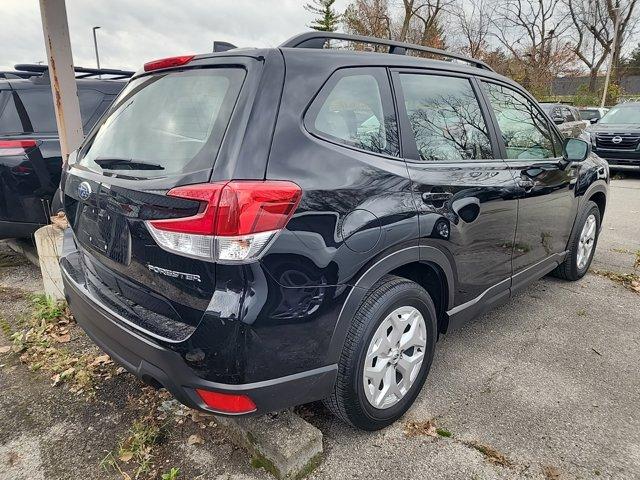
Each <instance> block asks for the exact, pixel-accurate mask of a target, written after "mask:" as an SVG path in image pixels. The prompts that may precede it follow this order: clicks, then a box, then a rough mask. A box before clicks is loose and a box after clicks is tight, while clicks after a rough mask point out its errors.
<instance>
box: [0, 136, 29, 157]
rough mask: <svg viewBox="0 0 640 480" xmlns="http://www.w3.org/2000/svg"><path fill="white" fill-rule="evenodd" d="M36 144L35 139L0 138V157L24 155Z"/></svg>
mask: <svg viewBox="0 0 640 480" xmlns="http://www.w3.org/2000/svg"><path fill="white" fill-rule="evenodd" d="M36 145H38V142H36V141H35V140H0V157H10V156H14V155H24V154H25V153H27V151H28V150H29V149H31V148H33V147H35V146H36Z"/></svg>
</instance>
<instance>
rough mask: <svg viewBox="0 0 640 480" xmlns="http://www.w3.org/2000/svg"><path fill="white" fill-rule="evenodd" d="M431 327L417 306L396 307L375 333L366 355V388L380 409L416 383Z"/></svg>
mask: <svg viewBox="0 0 640 480" xmlns="http://www.w3.org/2000/svg"><path fill="white" fill-rule="evenodd" d="M426 345H427V327H426V324H425V321H424V317H423V316H422V314H421V313H420V311H419V310H418V309H417V308H415V307H410V306H404V307H399V308H397V309H395V310H394V311H392V312H391V313H390V314H389V315H387V316H386V317H385V319H384V320H383V321H382V323H380V325H379V326H378V329H377V330H376V332H375V333H374V335H373V337H372V338H371V341H370V343H369V346H368V348H367V355H366V358H365V365H364V371H363V378H362V381H363V384H364V392H365V395H366V398H367V400H368V401H369V403H370V404H371V405H372V406H373V407H375V408H379V409H385V408H389V407H391V406H393V405H395V404H396V403H398V402H399V401H400V400H401V399H402V398H403V397H404V396H405V395H406V394H407V392H409V390H410V389H411V387H412V386H413V384H414V383H415V380H416V378H417V377H418V374H419V373H420V367H421V366H422V361H423V359H424V354H425V348H426Z"/></svg>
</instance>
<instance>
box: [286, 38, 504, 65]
mask: <svg viewBox="0 0 640 480" xmlns="http://www.w3.org/2000/svg"><path fill="white" fill-rule="evenodd" d="M327 40H346V41H349V42H356V43H371V44H374V45H386V46H388V47H389V53H391V54H395V55H406V54H407V50H415V51H418V52H425V53H430V54H433V55H439V56H441V57H445V58H448V59H450V60H449V61H451V60H458V61H461V62H465V63H468V64H470V65H473V66H474V67H478V68H482V69H485V70H489V71H492V72H493V71H494V70H493V68H491V67H490V66H489V65H487V64H486V63H484V62H483V61H481V60H477V59H475V58H470V57H465V56H464V55H458V54H457V53H451V52H447V51H445V50H440V49H438V48H431V47H423V46H422V45H415V44H413V43H405V42H397V41H395V40H387V39H382V38H377V37H367V36H364V35H349V34H347V33H336V32H305V33H300V34H298V35H295V36H293V37H291V38H290V39H289V40H287V41H286V42H284V43H283V44H281V45H280V46H281V47H285V48H319V49H320V48H324V45H325V43H326V42H327Z"/></svg>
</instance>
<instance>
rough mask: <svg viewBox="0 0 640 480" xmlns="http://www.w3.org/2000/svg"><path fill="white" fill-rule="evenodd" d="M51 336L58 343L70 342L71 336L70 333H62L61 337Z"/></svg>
mask: <svg viewBox="0 0 640 480" xmlns="http://www.w3.org/2000/svg"><path fill="white" fill-rule="evenodd" d="M51 336H52V337H53V339H54V340H55V341H56V342H58V343H68V342H69V341H70V340H71V334H70V333H63V334H61V335H56V334H55V333H54V334H52V335H51Z"/></svg>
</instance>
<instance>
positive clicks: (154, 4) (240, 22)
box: [0, 0, 349, 70]
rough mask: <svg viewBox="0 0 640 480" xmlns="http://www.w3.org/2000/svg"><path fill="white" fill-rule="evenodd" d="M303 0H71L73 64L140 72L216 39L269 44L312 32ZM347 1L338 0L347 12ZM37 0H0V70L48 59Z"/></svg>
mask: <svg viewBox="0 0 640 480" xmlns="http://www.w3.org/2000/svg"><path fill="white" fill-rule="evenodd" d="M304 3H305V1H303V0H252V1H250V0H67V16H68V19H69V29H70V32H71V48H72V50H73V59H74V64H75V65H79V66H89V67H93V66H95V55H94V51H93V37H92V34H91V28H92V27H93V26H100V27H102V28H101V29H100V30H98V48H99V52H100V64H101V66H102V67H105V68H126V69H133V70H135V69H138V68H139V67H140V66H141V65H142V64H143V63H144V62H146V61H149V60H153V59H156V58H162V57H169V56H172V55H180V54H185V53H204V52H209V51H211V47H212V42H213V41H214V40H222V41H226V42H231V43H233V44H235V45H237V46H239V47H272V46H276V45H278V44H280V43H282V42H283V41H284V40H286V39H287V38H289V37H290V36H292V35H294V34H296V33H299V32H302V31H305V30H309V28H308V26H307V25H308V24H309V22H310V21H311V19H312V17H313V15H312V14H310V13H309V12H307V11H306V10H305V9H304V8H303V5H304ZM348 3H349V2H348V0H338V1H337V2H336V8H337V9H338V10H339V11H342V10H344V8H345V7H346V5H347V4H348ZM45 60H46V52H45V48H44V41H43V34H42V25H41V20H40V8H39V2H38V0H0V69H2V70H4V69H11V68H12V67H13V65H14V64H16V63H35V62H37V61H45Z"/></svg>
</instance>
